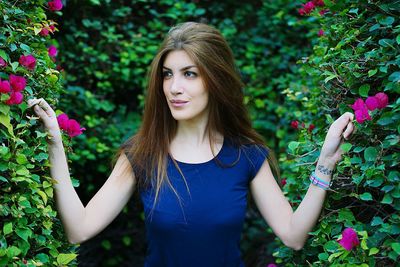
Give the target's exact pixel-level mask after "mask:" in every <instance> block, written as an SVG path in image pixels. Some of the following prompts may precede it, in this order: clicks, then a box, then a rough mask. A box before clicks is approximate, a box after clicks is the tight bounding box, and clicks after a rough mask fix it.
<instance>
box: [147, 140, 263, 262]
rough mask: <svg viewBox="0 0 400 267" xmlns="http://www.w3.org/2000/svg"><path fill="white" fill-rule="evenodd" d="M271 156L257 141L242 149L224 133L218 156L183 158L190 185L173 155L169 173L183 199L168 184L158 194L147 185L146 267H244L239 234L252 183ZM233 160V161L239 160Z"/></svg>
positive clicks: (183, 167) (168, 167) (168, 169)
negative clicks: (202, 159)
mask: <svg viewBox="0 0 400 267" xmlns="http://www.w3.org/2000/svg"><path fill="white" fill-rule="evenodd" d="M266 156H267V150H266V149H265V148H263V147H261V146H258V145H246V146H242V147H241V148H240V149H239V148H238V147H235V146H233V144H232V143H231V142H229V141H228V140H227V138H225V140H224V143H223V146H222V148H221V150H220V152H219V153H218V155H217V156H216V159H217V160H219V161H220V162H221V163H222V166H221V165H220V164H218V162H217V161H216V159H212V160H210V161H208V162H204V163H198V164H196V163H194V164H191V163H183V162H178V165H179V167H180V168H181V170H182V172H183V174H184V176H185V178H186V182H187V186H188V188H189V191H188V190H187V187H186V185H185V182H184V181H183V179H182V177H181V175H180V174H179V172H178V170H177V169H176V167H175V166H174V164H173V162H172V159H171V158H169V159H168V166H167V174H168V177H169V179H170V181H171V183H172V185H173V186H174V188H175V190H176V191H177V193H178V195H179V197H180V199H179V200H178V198H177V196H176V195H175V193H174V192H173V191H172V190H171V189H170V187H169V186H168V185H166V186H164V187H163V188H162V189H161V191H160V194H159V199H158V202H157V204H156V205H155V208H154V209H153V204H154V195H155V191H154V190H153V189H152V188H151V187H150V188H149V189H142V191H141V192H140V197H141V200H142V202H143V206H144V212H145V225H146V235H147V245H148V246H147V256H146V260H145V265H144V266H145V267H243V266H244V264H243V261H242V260H241V256H240V245H239V242H240V236H241V232H242V229H243V222H244V219H245V212H246V207H247V193H248V189H249V183H250V181H251V180H252V178H254V176H255V175H256V174H257V172H258V170H259V169H260V167H261V165H262V163H263V162H264V160H265V158H266ZM235 162H236V164H234V165H233V166H230V167H229V166H227V165H232V163H235Z"/></svg>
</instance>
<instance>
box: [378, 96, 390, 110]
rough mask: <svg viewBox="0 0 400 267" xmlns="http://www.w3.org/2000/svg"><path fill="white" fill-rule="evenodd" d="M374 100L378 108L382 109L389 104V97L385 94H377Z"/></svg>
mask: <svg viewBox="0 0 400 267" xmlns="http://www.w3.org/2000/svg"><path fill="white" fill-rule="evenodd" d="M375 98H376V99H377V100H378V108H379V109H383V108H385V107H386V106H387V105H388V103H389V97H388V96H387V94H385V93H382V92H381V93H377V94H376V95H375Z"/></svg>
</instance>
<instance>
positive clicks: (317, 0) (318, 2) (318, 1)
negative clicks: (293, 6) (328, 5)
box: [312, 0, 325, 6]
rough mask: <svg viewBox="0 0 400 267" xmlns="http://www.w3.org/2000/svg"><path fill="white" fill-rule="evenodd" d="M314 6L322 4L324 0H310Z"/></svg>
mask: <svg viewBox="0 0 400 267" xmlns="http://www.w3.org/2000/svg"><path fill="white" fill-rule="evenodd" d="M312 2H313V4H314V5H315V6H324V5H325V3H324V0H313V1H312Z"/></svg>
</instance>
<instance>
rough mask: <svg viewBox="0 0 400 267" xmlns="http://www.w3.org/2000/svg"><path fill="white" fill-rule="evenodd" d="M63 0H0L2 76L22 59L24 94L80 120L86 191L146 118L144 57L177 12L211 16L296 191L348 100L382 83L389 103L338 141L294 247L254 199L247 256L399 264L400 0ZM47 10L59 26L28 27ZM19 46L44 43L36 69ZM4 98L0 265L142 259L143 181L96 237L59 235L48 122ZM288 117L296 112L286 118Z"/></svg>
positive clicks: (76, 171) (257, 122)
mask: <svg viewBox="0 0 400 267" xmlns="http://www.w3.org/2000/svg"><path fill="white" fill-rule="evenodd" d="M63 3H64V8H63V9H62V10H61V11H59V12H55V13H54V12H49V10H48V9H47V4H46V1H37V0H35V1H33V0H32V1H2V2H0V15H1V16H2V18H3V20H2V21H0V29H1V31H0V53H1V54H0V57H2V58H3V59H5V60H6V61H7V62H8V65H7V67H5V68H3V69H0V78H1V79H7V77H8V75H9V74H11V73H18V74H20V75H24V76H25V77H27V78H28V87H27V89H26V90H25V91H24V94H25V98H28V97H31V96H35V97H43V98H45V99H46V100H48V101H49V102H50V103H51V104H52V105H53V106H54V107H56V108H57V112H58V113H61V112H65V113H67V114H68V115H69V117H70V118H75V119H77V120H78V121H79V122H80V123H81V124H82V125H83V127H85V128H86V129H87V130H86V131H85V134H83V135H80V136H78V137H75V138H73V139H72V140H71V139H68V138H66V137H65V138H64V141H65V145H66V147H67V151H68V152H67V153H68V158H69V166H70V169H71V174H72V176H73V178H77V179H73V182H74V184H75V185H76V186H77V188H76V189H77V191H78V194H79V195H80V197H81V199H82V201H83V202H84V204H86V203H87V202H88V201H89V199H90V198H91V197H92V196H93V194H94V193H95V192H96V191H97V190H98V189H99V188H100V187H101V185H102V184H103V183H104V181H105V180H106V179H107V177H108V175H109V173H110V172H111V167H112V166H111V164H110V162H111V159H112V155H113V153H114V152H115V150H116V149H117V148H118V146H119V145H120V144H121V143H122V142H123V141H124V140H125V139H126V138H128V137H129V136H130V135H132V134H133V133H134V132H135V131H136V129H137V127H138V126H139V124H140V118H141V112H142V108H143V90H144V88H145V86H146V73H147V70H148V67H149V64H150V62H151V59H152V58H153V56H154V55H155V53H156V50H157V48H158V45H159V44H160V42H161V40H162V39H163V36H164V35H165V33H166V32H167V31H168V29H169V28H170V27H171V26H173V25H175V24H177V23H179V22H184V21H189V20H190V21H201V22H206V23H209V24H211V25H214V26H215V27H216V28H218V29H219V30H220V31H221V32H222V34H223V35H224V36H225V37H226V39H227V40H228V42H229V44H230V45H231V47H232V50H233V52H234V54H235V57H236V63H237V66H238V68H239V69H240V71H241V75H242V78H243V80H244V82H245V83H246V88H245V94H246V98H245V102H246V105H247V106H248V108H249V110H250V112H251V116H252V119H253V122H254V127H255V128H256V129H257V130H258V131H259V132H260V133H261V134H262V135H263V136H264V137H265V140H266V143H267V145H268V146H270V147H271V148H272V149H273V150H274V151H275V152H276V154H277V155H278V158H279V161H280V167H281V171H282V178H283V180H284V181H285V182H286V184H285V183H283V184H282V189H283V191H284V193H285V195H286V197H287V198H288V199H289V200H290V202H291V203H292V204H293V206H294V207H297V205H298V203H299V202H300V201H301V196H303V195H304V193H305V190H306V188H307V187H308V184H309V182H308V176H309V174H310V172H311V171H312V169H313V168H314V167H315V162H316V160H317V158H318V153H319V149H320V147H321V145H322V142H323V138H324V137H325V134H326V130H327V127H328V126H329V125H330V123H331V122H332V121H333V120H334V119H335V118H337V117H338V116H339V115H340V114H342V113H344V112H345V111H351V108H350V107H349V105H351V104H353V103H354V101H355V100H356V99H357V98H359V97H361V98H364V99H365V98H366V97H367V96H371V95H374V94H375V93H377V92H385V93H386V94H387V95H388V96H389V106H388V107H386V108H385V109H383V110H379V111H374V112H373V113H371V115H372V118H373V120H371V121H367V122H365V123H363V124H357V132H356V133H355V135H354V136H353V138H352V139H351V140H350V141H349V142H348V144H346V145H345V146H344V149H345V150H346V154H345V156H344V159H343V161H342V162H341V163H340V164H339V166H338V167H337V171H336V172H335V174H334V184H333V191H332V192H329V194H328V198H327V200H326V204H325V208H324V210H323V212H322V215H321V219H320V221H319V222H318V224H317V225H316V227H315V229H314V230H313V232H312V233H311V236H310V238H309V240H308V242H307V244H306V246H305V248H304V249H303V250H301V251H293V250H291V249H288V248H285V247H284V246H283V244H282V243H281V242H280V241H279V240H278V239H276V238H275V237H274V235H273V234H272V233H271V230H270V229H269V228H268V227H267V225H266V224H265V223H264V221H263V220H262V219H261V217H260V215H259V213H258V212H257V210H256V208H255V207H254V204H250V207H249V210H248V214H247V219H246V223H245V229H244V231H243V238H242V243H241V244H242V253H243V258H244V260H245V262H246V266H265V265H266V264H268V263H272V262H276V263H277V264H278V265H279V266H310V265H312V266H335V265H336V266H339V265H340V266H345V265H346V264H347V266H362V264H364V266H384V265H385V266H394V265H395V262H396V260H397V259H398V256H399V254H400V244H399V232H400V222H399V215H398V214H399V212H398V210H399V207H400V206H399V198H400V192H399V190H400V187H399V180H400V178H399V171H398V162H399V160H398V159H399V147H398V142H399V133H400V128H399V117H400V115H399V112H398V111H399V99H398V93H399V87H400V86H399V81H400V70H399V66H400V57H399V44H400V35H399V34H400V26H399V10H400V8H399V1H386V2H385V1H382V2H378V1H349V0H344V1H337V3H334V2H330V1H325V6H324V7H321V8H318V9H316V10H315V11H313V12H312V13H311V14H310V15H307V16H301V15H300V14H299V12H298V9H299V8H301V7H302V5H301V4H304V2H300V1H299V2H294V1H284V0H281V1H254V0H253V1H239V2H238V1H220V2H215V1H168V0H161V1H121V0H117V1H111V0H91V1H77V0H69V1H64V2H63ZM320 10H327V12H326V13H325V14H323V15H321V14H319V11H320ZM51 21H55V22H57V23H58V24H57V25H56V28H57V31H56V32H55V34H54V35H50V36H48V37H43V36H40V35H39V34H37V32H38V31H37V29H40V28H41V27H42V26H43V24H46V23H50V22H51ZM40 25H42V26H40ZM35 28H36V31H35ZM321 29H322V30H323V31H324V34H323V35H322V36H319V35H318V32H319V31H320V30H321ZM49 44H55V45H56V46H57V48H58V50H59V55H58V56H57V60H56V62H53V61H52V60H51V59H50V58H49V57H48V55H47V47H48V45H49ZM28 53H32V54H34V55H35V56H36V57H37V58H38V66H37V67H36V69H35V70H34V71H26V69H24V68H23V67H21V66H19V64H18V58H19V56H20V55H21V54H28ZM57 66H58V67H57ZM5 99H6V96H5V95H4V94H2V98H1V103H0V113H1V117H0V119H1V120H0V122H1V124H0V132H1V135H0V138H1V143H2V145H1V147H0V156H1V157H0V170H1V175H0V185H1V186H0V190H1V194H0V208H1V209H0V213H1V216H2V219H1V222H0V265H2V264H3V265H12V264H16V265H23V264H26V265H28V266H35V264H38V263H40V262H42V263H43V264H45V265H76V264H77V263H78V262H79V265H80V266H142V265H143V257H144V253H145V237H144V225H143V212H142V208H141V206H140V201H139V198H138V197H137V196H135V197H134V198H133V199H132V200H131V201H130V202H129V204H128V205H127V207H125V208H124V210H123V212H122V213H121V214H120V216H119V217H118V218H117V219H116V220H115V221H114V222H113V223H112V224H111V225H110V226H109V227H108V228H107V229H106V230H105V231H103V232H102V233H101V234H99V235H98V236H96V237H95V238H93V239H92V240H90V241H88V242H86V243H84V244H82V245H80V246H79V247H76V246H71V245H69V244H68V243H67V242H66V239H65V236H64V234H63V230H62V227H61V224H60V221H59V219H58V217H57V214H56V211H55V205H54V201H53V192H52V187H51V184H52V182H53V181H52V180H51V178H50V177H49V163H48V161H47V158H48V156H47V146H46V133H45V132H44V131H43V129H42V128H41V126H40V123H39V122H38V121H37V119H36V118H35V117H34V116H33V114H32V112H31V111H30V110H27V108H26V102H24V103H22V104H21V105H18V106H7V105H5V104H4V100H5ZM295 120H296V121H298V122H299V126H298V127H297V128H296V127H291V122H292V121H295ZM311 124H313V125H314V126H315V128H314V129H313V130H311V131H310V130H309V126H310V125H311ZM10 127H11V129H12V130H11V132H10V130H9V129H10ZM78 178H79V179H78ZM345 227H352V228H354V229H355V230H357V232H358V235H359V238H360V240H361V245H360V246H358V247H356V248H354V249H353V250H352V251H346V250H344V249H343V248H342V247H340V245H339V244H338V243H337V240H338V238H340V234H341V232H342V230H343V229H344V228H345ZM77 255H79V256H78V258H77V259H75V257H76V256H77Z"/></svg>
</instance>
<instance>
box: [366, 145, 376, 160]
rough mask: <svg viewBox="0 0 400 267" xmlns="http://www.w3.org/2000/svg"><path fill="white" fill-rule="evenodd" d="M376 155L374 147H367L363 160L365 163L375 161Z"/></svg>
mask: <svg viewBox="0 0 400 267" xmlns="http://www.w3.org/2000/svg"><path fill="white" fill-rule="evenodd" d="M377 155H378V151H377V149H376V148H375V147H372V146H370V147H367V148H366V149H365V151H364V159H365V160H366V161H375V159H376V157H377Z"/></svg>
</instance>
